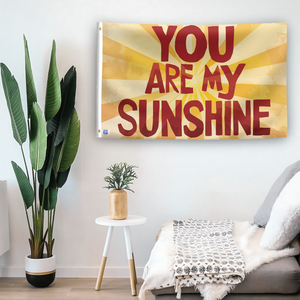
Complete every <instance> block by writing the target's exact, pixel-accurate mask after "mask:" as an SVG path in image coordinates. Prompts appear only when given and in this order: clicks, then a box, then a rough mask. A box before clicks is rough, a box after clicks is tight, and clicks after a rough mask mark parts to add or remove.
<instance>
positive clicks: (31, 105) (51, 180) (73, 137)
mask: <svg viewBox="0 0 300 300" xmlns="http://www.w3.org/2000/svg"><path fill="white" fill-rule="evenodd" d="M24 49H25V75H26V96H27V124H26V120H25V115H24V111H23V108H22V103H21V96H20V90H19V86H18V83H17V81H16V79H15V78H14V76H13V75H12V74H11V72H10V70H9V69H8V68H7V66H6V65H5V64H3V63H1V64H0V68H1V78H2V85H3V90H4V94H5V98H6V102H7V107H8V110H9V114H10V118H11V126H12V131H13V137H14V139H15V140H16V141H17V143H18V144H19V145H20V148H21V153H22V157H23V161H24V167H25V171H23V169H22V168H21V167H20V166H19V165H18V164H17V163H15V162H14V161H12V166H13V170H14V173H15V175H16V178H17V182H18V185H19V188H20V191H21V195H22V198H23V202H24V207H25V214H26V220H27V224H28V229H29V244H30V249H31V258H42V257H43V251H44V247H45V246H46V250H47V257H51V256H52V251H53V244H54V238H53V229H54V220H55V211H56V204H57V195H58V189H59V188H61V187H62V186H63V185H64V184H65V182H66V180H67V178H68V175H69V171H70V167H71V164H72V163H73V161H74V159H75V156H76V154H77V151H78V146H79V140H80V121H79V119H78V115H77V112H76V109H75V93H76V69H75V68H74V67H71V68H70V69H69V71H68V72H67V73H66V75H65V77H64V78H63V79H62V80H61V81H59V76H58V71H57V66H56V44H55V41H53V44H52V52H51V58H50V66H49V71H48V79H47V87H46V97H45V98H46V100H45V111H44V113H43V112H42V110H41V108H40V106H39V105H38V103H37V94H36V89H35V84H34V80H33V73H32V69H31V62H30V57H29V51H28V44H27V40H26V38H25V36H24ZM27 128H28V129H27ZM27 132H28V133H29V149H30V151H29V152H30V161H31V170H30V169H29V168H28V164H27V161H26V157H25V154H24V149H23V144H24V143H25V141H26V139H27ZM45 215H46V216H47V218H46V217H45Z"/></svg>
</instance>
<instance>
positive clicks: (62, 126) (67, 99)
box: [54, 67, 76, 146]
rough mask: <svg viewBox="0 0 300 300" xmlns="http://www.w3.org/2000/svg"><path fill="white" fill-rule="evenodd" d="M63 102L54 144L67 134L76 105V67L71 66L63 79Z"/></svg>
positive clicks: (57, 143) (58, 142)
mask: <svg viewBox="0 0 300 300" xmlns="http://www.w3.org/2000/svg"><path fill="white" fill-rule="evenodd" d="M60 84H61V95H62V99H61V100H62V103H61V107H60V110H59V114H58V115H59V125H58V129H57V134H56V139H55V143H54V145H55V146H57V145H59V144H60V143H61V142H62V141H63V139H64V138H65V136H66V132H67V128H68V125H69V121H70V118H71V116H72V114H73V110H74V106H75V94H76V69H75V68H74V67H71V68H70V69H69V71H68V72H67V74H66V75H65V78H64V79H62V80H61V83H60Z"/></svg>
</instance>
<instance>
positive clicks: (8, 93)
mask: <svg viewBox="0 0 300 300" xmlns="http://www.w3.org/2000/svg"><path fill="white" fill-rule="evenodd" d="M0 66H1V78H2V85H3V90H4V94H5V98H6V102H7V107H8V110H9V114H10V119H11V126H12V130H13V136H14V139H15V140H16V141H17V142H18V143H19V144H20V145H22V144H23V143H24V142H25V141H26V138H27V129H26V121H25V116H24V111H23V108H22V103H21V96H20V90H19V86H18V83H17V81H16V79H15V78H14V76H12V75H11V73H10V71H9V69H8V68H7V66H6V65H5V64H3V63H1V64H0Z"/></svg>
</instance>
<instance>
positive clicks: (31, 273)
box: [25, 254, 56, 287]
mask: <svg viewBox="0 0 300 300" xmlns="http://www.w3.org/2000/svg"><path fill="white" fill-rule="evenodd" d="M55 270H56V256H55V255H52V256H51V257H46V255H45V254H44V258H30V256H26V257H25V273H26V279H27V281H28V283H30V284H31V285H33V286H34V287H46V286H48V285H50V284H51V283H52V282H53V281H54V279H55Z"/></svg>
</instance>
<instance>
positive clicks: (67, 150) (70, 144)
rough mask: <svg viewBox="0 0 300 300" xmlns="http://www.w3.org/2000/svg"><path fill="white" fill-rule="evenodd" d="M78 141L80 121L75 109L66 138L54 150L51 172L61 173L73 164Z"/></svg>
mask: <svg viewBox="0 0 300 300" xmlns="http://www.w3.org/2000/svg"><path fill="white" fill-rule="evenodd" d="M79 140H80V121H79V119H78V115H77V112H76V109H75V108H74V111H73V115H72V117H71V120H70V123H69V126H68V129H67V133H66V137H65V139H64V141H63V143H61V144H60V145H59V146H57V147H56V149H55V154H54V161H53V170H54V172H55V173H56V174H57V172H63V171H66V170H67V169H69V167H70V166H71V164H72V163H73V161H74V159H75V156H76V154H77V150H78V146H79Z"/></svg>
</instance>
